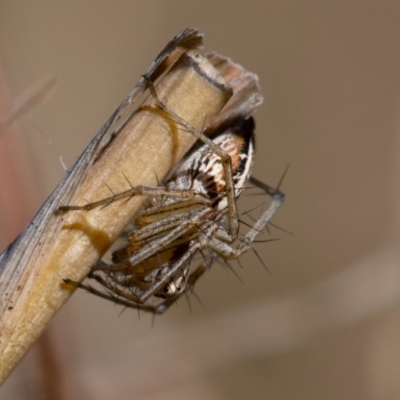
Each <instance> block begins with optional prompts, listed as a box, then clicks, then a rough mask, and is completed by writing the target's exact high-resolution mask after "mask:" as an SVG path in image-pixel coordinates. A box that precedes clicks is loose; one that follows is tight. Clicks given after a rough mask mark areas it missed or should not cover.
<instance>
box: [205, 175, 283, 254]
mask: <svg viewBox="0 0 400 400" xmlns="http://www.w3.org/2000/svg"><path fill="white" fill-rule="evenodd" d="M250 182H252V183H254V184H255V185H257V186H258V187H259V188H260V189H263V190H264V191H265V192H266V193H267V195H269V196H270V197H272V201H271V204H270V205H269V207H268V208H267V209H266V210H265V211H264V212H263V213H262V214H261V215H260V216H259V218H258V219H257V221H256V222H255V224H254V225H253V227H252V228H250V230H249V231H248V232H247V233H246V235H245V237H244V239H243V240H241V243H240V244H239V245H238V246H237V248H233V247H232V245H231V242H230V241H229V237H228V235H226V232H225V230H224V229H223V228H222V227H219V229H218V231H217V232H216V234H215V237H214V238H212V239H211V240H209V241H208V243H207V246H208V247H210V248H211V249H212V250H214V251H215V252H216V253H218V254H219V255H221V256H222V257H223V258H225V259H227V260H229V259H235V258H239V257H240V256H241V255H242V254H243V253H245V252H246V251H247V250H249V249H250V248H251V245H252V243H253V242H254V240H255V239H256V237H257V235H258V234H259V233H260V232H261V231H262V230H263V229H264V228H265V226H266V225H268V223H269V221H270V220H271V219H272V217H273V216H274V215H275V213H276V212H277V211H278V209H279V207H280V206H281V205H282V204H283V202H284V200H285V195H284V194H283V193H282V192H281V191H280V190H279V189H274V188H273V187H271V186H269V185H267V184H265V183H263V182H261V181H259V180H258V179H256V178H253V177H251V178H250Z"/></svg>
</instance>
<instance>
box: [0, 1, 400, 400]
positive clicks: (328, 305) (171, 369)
mask: <svg viewBox="0 0 400 400" xmlns="http://www.w3.org/2000/svg"><path fill="white" fill-rule="evenodd" d="M185 27H197V28H199V29H200V30H201V31H203V32H205V33H206V50H207V51H212V50H215V51H218V52H220V53H222V54H224V55H228V56H230V57H232V58H233V60H235V61H237V62H239V63H241V64H243V65H244V66H245V67H246V68H248V69H249V70H251V71H254V72H256V73H257V74H258V75H259V77H260V81H261V85H262V87H263V90H264V95H265V97H266V100H265V103H264V105H263V106H262V107H261V108H260V109H259V110H258V112H257V113H256V115H255V117H256V121H257V150H258V153H257V156H258V158H257V160H256V164H255V171H254V175H255V176H256V177H258V178H259V179H262V180H264V181H266V182H268V183H269V184H272V185H273V184H276V183H277V182H278V180H279V178H280V176H281V174H282V172H283V170H284V169H285V167H286V165H287V164H288V163H290V169H289V173H288V175H287V177H286V179H285V181H284V183H283V186H282V190H283V191H284V192H285V193H286V194H287V202H286V203H285V205H284V207H283V208H282V209H281V210H280V211H279V213H278V214H277V216H276V218H275V219H274V222H275V223H277V224H279V226H281V227H283V228H285V229H288V230H290V231H292V232H294V235H289V234H285V233H282V232H280V231H278V230H276V229H273V228H272V231H271V236H270V237H274V238H280V241H279V242H273V243H264V244H259V245H258V246H257V250H258V252H259V253H260V256H261V257H262V259H263V260H264V262H265V264H266V265H267V266H268V268H269V270H270V271H271V274H272V276H269V275H268V274H267V273H266V272H265V270H264V269H263V267H262V265H261V264H260V262H259V261H258V260H257V258H256V257H255V256H254V255H253V254H249V255H246V256H245V257H244V259H243V260H242V264H243V266H244V270H243V271H240V269H239V267H238V266H237V265H236V264H233V266H234V268H235V270H236V271H237V272H238V274H239V275H240V277H241V279H242V280H243V281H244V285H242V284H241V283H240V282H239V281H238V280H237V279H236V278H235V277H234V276H233V275H232V274H229V275H228V274H227V273H226V271H224V270H223V269H222V267H221V266H219V265H215V266H214V267H213V269H212V271H210V273H208V274H207V275H206V276H205V277H204V278H203V279H202V280H201V281H200V282H199V284H198V286H197V287H196V293H197V294H198V296H199V297H200V298H201V300H202V302H203V306H202V305H200V304H199V303H198V302H197V301H196V300H195V299H192V301H191V305H192V312H190V311H189V308H188V306H187V304H186V302H185V301H184V300H183V301H180V302H179V304H178V306H177V307H173V308H172V309H171V310H170V311H169V312H168V313H166V314H165V315H164V316H162V317H157V318H156V320H155V324H154V327H152V319H151V317H150V316H147V315H143V314H142V315H141V316H140V319H139V318H138V315H137V313H136V312H133V311H129V310H126V311H125V312H123V313H122V314H120V313H121V308H119V307H114V306H113V304H111V303H108V302H105V301H103V300H101V299H97V298H95V297H93V296H90V295H88V294H86V293H82V292H79V293H76V294H75V295H74V296H73V298H72V299H71V300H70V301H69V303H68V304H67V305H66V306H65V307H64V309H63V310H62V311H61V312H60V313H59V314H58V315H57V317H56V318H55V319H54V321H53V322H52V325H51V326H50V328H49V330H48V331H47V333H46V335H45V336H44V338H43V339H42V340H41V341H40V342H39V345H36V346H35V348H33V349H32V351H31V352H30V353H29V354H28V356H27V357H26V358H25V359H24V361H23V362H22V363H21V365H20V366H19V367H18V368H17V369H16V370H15V372H14V373H13V375H12V376H11V377H10V378H9V380H8V381H7V382H6V384H5V385H4V386H3V387H2V388H1V389H0V398H1V399H2V400H3V399H5V400H9V399H82V398H85V399H90V400H92V399H93V400H102V399H112V400H114V399H118V400H119V399H132V398H135V399H146V400H147V399H148V400H150V399H177V398H185V399H211V400H213V399H233V400H236V399H237V400H239V399H243V398H248V399H284V400H286V399H288V400H291V399H296V400H299V399H300V400H303V399H304V400H306V399H307V400H309V399H398V398H400V379H399V378H398V377H399V375H400V265H399V262H398V261H399V253H398V250H397V248H398V243H399V231H400V229H399V228H400V219H399V218H400V214H399V211H400V206H399V201H398V199H399V196H400V188H399V183H400V182H399V178H398V176H399V172H398V171H400V161H399V160H400V140H399V139H400V3H399V2H398V1H380V2H372V1H347V0H346V1H294V0H293V1H252V2H250V1H230V2H228V1H203V2H189V1H156V0H153V1H146V2H139V1H118V2H117V1H115V2H111V1H69V2H53V1H35V2H30V1H16V2H13V1H5V0H2V1H0V89H1V94H0V106H1V112H2V113H6V112H7V109H8V108H9V107H11V104H13V101H14V99H16V98H17V97H18V95H19V94H20V93H22V92H24V91H26V90H27V89H29V87H30V86H31V85H32V84H33V83H34V82H36V81H38V80H40V79H41V78H43V77H46V76H51V75H53V74H54V75H55V77H56V79H57V88H56V90H55V91H54V92H53V94H52V96H51V98H50V99H49V100H48V101H47V102H46V103H45V104H44V105H42V106H41V107H40V108H38V109H37V110H35V111H34V112H32V113H30V115H29V116H26V117H24V118H23V119H22V120H21V121H19V123H18V124H17V125H14V127H13V129H10V131H9V132H8V134H7V135H6V136H4V135H3V136H2V137H0V167H1V168H0V184H1V190H0V206H1V208H0V224H1V226H0V240H1V242H0V244H1V248H2V249H3V248H5V246H6V245H7V244H8V243H9V242H10V241H11V240H12V239H13V238H14V237H15V235H16V234H17V233H18V232H19V231H20V230H21V229H22V228H23V226H24V225H25V224H26V223H27V222H28V221H29V219H30V217H31V216H32V215H33V214H34V212H35V211H36V210H37V209H38V208H39V206H40V205H41V203H42V202H43V201H44V200H45V198H46V197H47V196H48V195H49V194H50V192H51V191H52V190H53V188H54V187H55V185H56V184H57V183H58V181H59V180H60V179H61V177H62V176H63V174H64V171H63V169H62V167H61V165H60V164H59V162H58V156H57V155H56V154H55V153H54V151H53V150H52V149H51V148H50V146H49V145H48V144H47V142H46V140H45V139H43V137H42V135H41V134H40V132H39V130H40V131H42V132H43V133H44V134H45V135H46V136H47V137H48V138H49V139H50V140H51V141H52V142H53V144H54V146H55V148H57V149H58V151H59V152H60V153H61V155H62V156H63V158H64V161H65V162H66V164H67V165H68V166H71V165H72V164H73V162H74V161H75V159H76V158H77V156H78V155H79V154H80V153H81V151H82V150H83V148H84V147H85V146H86V144H87V143H88V142H89V140H90V139H91V137H92V136H93V135H94V134H95V132H96V131H97V130H98V129H99V128H100V126H101V125H102V124H103V123H104V122H105V121H106V119H107V118H108V117H109V115H110V114H111V113H112V112H113V111H114V109H115V108H116V107H117V106H118V105H119V103H120V101H121V100H122V99H123V98H124V97H125V95H126V94H127V93H128V91H129V90H130V89H131V88H132V86H133V85H134V84H135V83H136V82H137V81H138V79H139V77H140V75H141V74H142V73H144V72H145V71H146V70H147V68H148V66H149V65H150V63H151V62H152V61H153V59H154V58H155V56H156V55H157V54H158V52H159V51H160V50H161V49H162V48H163V46H164V45H165V44H166V43H167V41H169V40H170V39H171V38H172V37H173V36H174V35H176V34H177V33H178V32H180V31H181V30H182V29H184V28H185ZM7 107H8V108H7ZM252 201H253V202H254V200H252ZM241 204H242V206H241V209H242V210H243V209H244V210H245V209H246V199H243V202H242V203H241ZM247 207H248V206H247ZM265 237H266V238H268V236H265Z"/></svg>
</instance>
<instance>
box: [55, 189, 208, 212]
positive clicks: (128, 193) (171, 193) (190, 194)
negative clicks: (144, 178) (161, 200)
mask: <svg viewBox="0 0 400 400" xmlns="http://www.w3.org/2000/svg"><path fill="white" fill-rule="evenodd" d="M134 196H154V197H163V196H167V197H171V198H178V199H189V200H197V202H201V199H197V198H196V194H195V192H194V191H193V190H192V189H188V190H180V189H171V188H168V187H162V186H144V185H138V186H132V187H131V188H130V189H128V190H125V191H123V192H120V193H117V194H113V195H112V196H109V197H106V198H104V199H102V200H99V201H94V202H92V203H88V204H85V205H83V206H76V205H66V206H61V207H59V208H58V210H57V211H58V212H59V213H63V212H67V211H90V210H92V209H94V208H97V207H106V206H108V205H109V204H112V203H114V202H116V201H118V200H123V199H126V200H129V199H130V198H132V197H134ZM197 197H199V196H197Z"/></svg>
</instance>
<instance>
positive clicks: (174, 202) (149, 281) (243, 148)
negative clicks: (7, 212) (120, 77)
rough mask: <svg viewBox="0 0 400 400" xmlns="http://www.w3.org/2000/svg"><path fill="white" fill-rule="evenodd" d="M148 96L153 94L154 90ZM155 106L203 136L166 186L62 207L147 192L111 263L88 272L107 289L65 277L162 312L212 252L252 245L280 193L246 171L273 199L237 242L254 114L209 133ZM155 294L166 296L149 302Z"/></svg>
mask: <svg viewBox="0 0 400 400" xmlns="http://www.w3.org/2000/svg"><path fill="white" fill-rule="evenodd" d="M150 89H151V87H150ZM153 96H155V97H156V94H155V92H154V91H153ZM158 106H159V107H160V108H162V109H164V110H166V111H167V112H168V113H169V115H171V116H172V118H173V119H174V121H175V122H176V123H178V124H179V125H181V126H183V127H184V128H185V129H186V130H188V131H190V132H192V133H193V134H194V135H196V136H197V137H198V138H199V139H200V140H199V141H198V143H197V144H196V145H195V146H194V148H193V149H192V150H191V152H190V153H189V154H188V155H187V156H186V158H185V159H184V160H183V161H182V162H181V163H180V164H179V165H178V167H177V168H176V169H175V170H174V171H173V173H172V174H171V176H170V177H169V179H167V180H166V181H165V184H164V186H161V187H152V186H140V187H131V188H130V189H129V190H127V191H125V192H122V193H119V194H115V195H113V196H110V197H109V198H106V199H103V200H100V201H98V202H95V203H91V204H87V205H85V206H64V207H61V211H71V210H87V211H88V210H90V209H93V208H95V207H99V206H104V205H107V204H110V203H112V202H115V201H118V200H121V199H124V200H125V201H126V200H127V199H129V198H130V197H133V196H135V195H147V196H149V201H148V202H147V204H146V205H145V207H144V209H143V210H142V212H140V213H139V215H137V216H136V217H135V218H134V220H133V221H132V223H131V225H132V226H133V228H132V229H130V230H129V231H127V232H126V236H127V241H126V244H125V245H124V246H123V247H122V248H120V249H118V250H116V251H114V252H113V254H112V261H111V263H109V264H107V263H104V262H99V263H98V264H97V265H95V266H93V267H92V269H91V271H90V273H89V275H88V277H89V278H91V279H94V280H96V281H97V282H99V283H100V284H101V285H102V286H103V287H105V288H106V289H107V292H102V291H101V290H98V289H96V288H94V287H92V286H90V285H88V284H83V283H79V282H73V281H71V280H69V279H66V280H65V282H66V283H68V284H72V285H75V286H76V287H80V288H83V289H85V290H87V291H89V292H91V293H93V294H95V295H97V296H100V297H102V298H105V299H108V300H112V301H114V302H115V303H118V304H122V305H124V306H127V307H134V308H138V309H142V310H145V311H150V312H153V313H158V314H160V313H163V312H164V311H165V310H166V309H168V307H169V306H170V305H171V304H173V303H174V302H175V301H176V300H177V298H179V296H181V295H182V294H183V293H185V292H186V291H188V290H191V289H192V288H193V285H194V283H195V282H196V281H197V279H198V278H199V277H200V276H201V275H202V274H203V273H204V271H205V270H206V269H207V268H209V267H210V266H211V264H212V262H213V261H214V259H216V258H218V257H220V258H222V259H224V260H229V259H235V258H238V257H239V256H240V255H241V254H243V253H244V252H246V251H247V250H248V249H249V248H251V244H252V242H253V241H254V239H255V238H256V236H257V234H258V233H259V232H261V231H262V229H263V228H264V227H265V226H266V225H267V224H268V222H269V221H270V219H271V218H272V216H273V215H274V213H275V212H276V210H277V209H278V208H279V206H280V205H281V204H282V202H283V200H284V195H283V194H282V193H281V192H280V191H279V189H273V188H272V187H270V186H268V185H265V184H262V183H260V182H259V181H258V180H256V179H254V178H251V181H252V182H253V183H255V184H256V185H258V186H260V187H261V188H262V189H263V190H265V192H266V193H267V194H268V195H270V196H271V197H272V201H271V204H270V206H269V207H268V209H267V210H265V211H264V212H263V213H262V214H261V216H260V217H259V219H258V220H257V221H256V222H255V224H254V226H253V227H252V228H251V229H250V230H249V231H248V232H247V233H246V235H245V236H244V238H243V239H242V240H241V241H240V243H239V244H238V245H237V246H234V242H235V240H236V239H237V237H238V231H239V229H238V228H239V217H238V212H237V205H236V200H237V198H238V197H239V195H240V193H241V192H242V191H243V189H244V188H245V186H246V184H247V182H248V181H249V179H250V174H251V168H252V165H253V158H254V120H253V118H248V119H240V120H238V121H236V122H235V123H233V124H231V126H229V127H227V128H226V129H225V130H224V131H222V132H219V133H217V134H215V135H214V137H212V138H211V139H210V138H207V137H206V136H204V134H203V133H202V132H199V131H197V130H195V129H194V128H193V127H192V126H190V125H189V124H188V123H186V122H185V121H184V120H182V119H181V118H180V117H179V116H177V115H176V114H175V113H174V112H173V111H171V110H169V109H168V108H167V107H166V106H164V105H163V104H162V103H161V102H159V103H158ZM206 249H207V250H208V253H207V255H205V256H204V253H203V250H206ZM198 253H201V254H203V257H204V262H203V263H201V264H200V265H199V266H197V267H196V268H195V270H194V271H192V265H193V260H194V257H195V255H197V254H198ZM152 296H155V297H159V298H164V299H165V300H164V301H162V302H160V303H158V304H156V305H153V304H148V300H149V299H150V298H151V297H152Z"/></svg>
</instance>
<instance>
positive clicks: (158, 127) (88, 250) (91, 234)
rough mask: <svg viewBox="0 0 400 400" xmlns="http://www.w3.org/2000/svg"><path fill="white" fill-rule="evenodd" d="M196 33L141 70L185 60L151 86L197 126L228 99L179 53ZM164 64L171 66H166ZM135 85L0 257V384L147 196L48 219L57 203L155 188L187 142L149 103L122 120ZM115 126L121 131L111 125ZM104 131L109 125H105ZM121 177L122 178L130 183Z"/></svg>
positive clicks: (197, 61)
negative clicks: (139, 187)
mask: <svg viewBox="0 0 400 400" xmlns="http://www.w3.org/2000/svg"><path fill="white" fill-rule="evenodd" d="M199 38H200V39H201V36H200V35H199V34H198V33H197V31H193V30H186V31H184V32H183V33H182V34H181V35H180V36H178V37H176V38H175V39H174V40H173V41H172V42H170V44H169V45H168V46H167V47H166V49H165V50H164V52H163V53H161V55H160V56H159V57H158V58H157V59H156V61H155V62H154V63H153V65H152V67H151V68H150V70H149V71H148V75H149V76H151V77H152V78H153V79H154V78H155V77H158V76H159V75H160V74H161V72H164V71H165V69H166V68H167V67H168V66H169V65H170V64H171V63H172V61H176V59H177V58H178V56H180V55H181V54H182V53H183V54H184V56H183V57H181V58H180V59H179V61H178V62H177V63H176V64H175V66H174V67H173V68H172V69H171V70H170V71H169V72H167V74H166V75H165V76H164V77H163V79H162V80H161V81H160V83H159V84H158V86H157V93H158V96H159V97H160V98H161V100H162V101H164V102H166V103H167V104H168V106H169V107H170V108H171V109H173V110H174V111H175V112H176V113H177V114H178V115H180V116H181V117H182V118H184V119H185V120H187V121H188V122H189V123H190V124H191V125H193V126H194V127H195V128H196V129H202V127H203V124H204V122H205V121H206V120H208V119H211V118H212V117H213V116H214V115H215V114H217V113H218V111H220V109H221V108H222V107H223V106H224V104H225V103H226V102H227V101H228V99H229V96H230V91H229V90H227V89H226V88H225V87H224V85H223V84H222V83H223V80H222V79H221V78H218V72H216V71H215V69H214V68H213V67H212V66H211V65H208V63H207V61H205V60H204V59H202V58H199V56H197V55H191V56H188V55H186V51H187V50H188V49H191V48H195V47H197V46H198V45H200V44H201V40H199ZM171 60H172V61H171ZM143 88H144V81H143V80H142V81H141V82H140V83H139V84H138V85H137V86H136V87H135V89H134V90H133V91H132V93H131V94H130V95H129V96H128V98H127V99H126V100H125V101H124V102H123V103H122V105H121V106H120V108H119V109H118V110H117V111H116V113H115V114H114V115H113V116H112V117H111V118H110V120H109V121H108V122H107V123H106V124H105V126H104V127H103V128H102V130H101V131H100V132H99V133H98V134H97V135H96V137H95V138H94V139H93V141H92V142H91V143H90V145H89V146H88V148H87V149H86V150H85V153H84V154H83V155H82V156H81V158H80V159H79V160H78V162H77V163H76V165H75V166H74V168H73V170H72V171H71V172H70V174H69V175H68V176H67V177H66V178H65V180H64V181H63V182H62V183H61V184H60V185H59V187H58V188H57V189H56V190H55V192H54V193H53V194H52V195H51V196H50V198H49V199H48V201H47V202H46V204H45V205H44V206H43V208H42V209H41V210H40V211H39V212H38V214H37V215H36V217H35V218H34V220H33V221H32V222H31V224H30V225H29V226H28V227H27V228H26V229H25V231H24V232H23V233H22V234H21V236H20V237H19V238H18V239H17V240H16V242H14V243H13V244H12V245H11V246H10V247H9V249H7V250H6V252H5V253H3V254H2V255H1V256H0V295H1V301H0V335H1V336H0V383H1V382H3V381H4V380H5V379H6V377H7V376H8V375H9V373H10V372H11V371H12V370H13V368H14V367H15V366H16V365H17V363H18V362H19V360H20V359H21V358H22V357H23V355H24V354H25V353H26V351H27V350H28V349H29V348H30V346H31V345H32V344H33V343H34V342H35V340H36V339H37V338H38V336H39V335H40V334H41V332H42V331H43V330H44V329H45V327H46V325H47V323H48V322H49V320H50V319H51V318H52V317H53V316H54V314H55V313H56V312H57V310H58V309H59V308H60V307H61V306H62V304H63V303H64V302H65V301H66V300H67V299H68V297H69V296H70V295H71V289H70V288H68V287H65V286H63V285H62V284H61V282H62V279H63V278H70V279H73V280H77V281H79V280H82V279H84V277H85V276H86V274H87V273H88V271H89V269H90V266H91V265H93V263H95V262H96V261H97V260H98V259H99V258H101V257H102V255H103V254H104V252H105V251H106V250H107V249H108V248H109V246H110V245H111V244H112V243H113V241H114V240H115V239H116V238H117V237H118V236H119V234H120V232H121V231H122V230H123V228H124V227H125V225H126V224H127V223H128V222H129V219H130V218H131V217H132V216H133V215H134V214H135V212H137V210H138V209H139V208H140V206H141V204H142V203H143V201H144V200H145V199H144V198H143V197H138V198H134V199H131V200H130V201H129V202H127V203H125V204H117V203H115V204H112V205H110V206H109V207H106V208H104V209H97V210H92V211H91V212H90V213H84V212H76V213H69V214H67V215H64V216H56V215H55V213H54V211H55V210H56V209H57V207H58V206H60V205H63V204H71V203H72V204H84V203H85V202H87V201H89V202H92V201H96V200H99V199H101V198H104V197H107V196H109V195H110V189H111V190H113V191H115V192H120V191H123V190H126V189H127V188H129V185H130V184H132V185H139V184H146V185H156V184H157V183H158V180H162V179H164V177H165V176H166V174H168V172H169V171H170V170H171V169H172V168H173V167H174V165H175V164H176V163H177V162H178V161H179V160H180V158H181V157H182V156H183V155H184V153H185V152H186V151H187V150H188V149H189V148H190V146H191V145H192V144H193V142H194V138H193V136H192V135H190V134H188V133H185V132H182V131H181V130H179V127H178V126H177V124H176V123H174V122H173V121H171V120H170V119H169V118H168V116H167V115H165V113H162V112H160V110H159V109H158V108H156V107H154V105H153V99H151V98H150V99H148V100H147V101H146V102H145V103H144V105H143V106H142V107H141V108H140V109H139V110H138V111H137V112H136V113H134V114H133V115H129V116H128V117H126V118H125V120H123V118H122V116H123V114H124V113H125V112H126V110H127V108H128V107H129V106H130V105H131V103H132V102H133V101H134V100H135V98H137V97H138V95H140V94H141V93H142V92H143ZM117 122H119V123H120V124H121V126H119V127H116V123H117ZM110 126H112V128H113V129H110ZM128 181H129V182H128Z"/></svg>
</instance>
